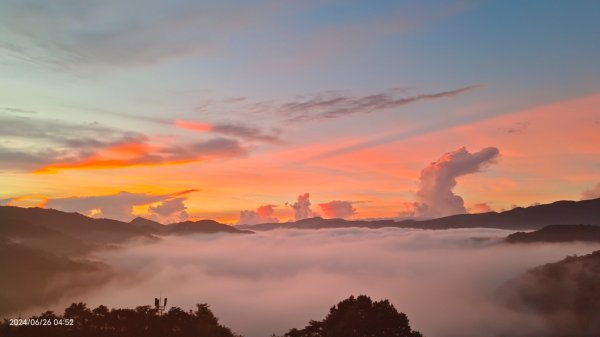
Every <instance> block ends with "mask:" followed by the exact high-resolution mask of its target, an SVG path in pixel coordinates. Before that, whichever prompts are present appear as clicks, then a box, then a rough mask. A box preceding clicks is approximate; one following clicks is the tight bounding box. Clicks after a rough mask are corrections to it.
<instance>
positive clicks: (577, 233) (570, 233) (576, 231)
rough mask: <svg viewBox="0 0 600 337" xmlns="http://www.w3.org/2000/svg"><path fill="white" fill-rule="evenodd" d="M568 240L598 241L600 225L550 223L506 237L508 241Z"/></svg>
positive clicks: (599, 238)
mask: <svg viewBox="0 0 600 337" xmlns="http://www.w3.org/2000/svg"><path fill="white" fill-rule="evenodd" d="M570 241H591V242H600V226H593V225H550V226H546V227H544V228H542V229H538V230H536V231H534V232H528V233H525V232H517V233H513V234H510V235H509V236H507V237H506V242H509V243H528V242H570Z"/></svg>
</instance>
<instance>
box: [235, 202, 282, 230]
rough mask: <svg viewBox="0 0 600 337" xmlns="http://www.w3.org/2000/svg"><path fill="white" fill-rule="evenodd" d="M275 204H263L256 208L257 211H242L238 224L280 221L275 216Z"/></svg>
mask: <svg viewBox="0 0 600 337" xmlns="http://www.w3.org/2000/svg"><path fill="white" fill-rule="evenodd" d="M274 207H276V206H275V205H263V206H260V207H259V208H257V209H256V211H249V210H245V211H240V219H239V220H238V222H237V224H238V225H256V224H260V223H272V222H279V219H277V218H276V217H275V216H274V213H275V210H274Z"/></svg>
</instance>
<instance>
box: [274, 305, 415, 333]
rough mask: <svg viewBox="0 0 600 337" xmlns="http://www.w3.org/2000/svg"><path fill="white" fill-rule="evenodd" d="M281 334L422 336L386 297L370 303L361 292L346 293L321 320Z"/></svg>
mask: <svg viewBox="0 0 600 337" xmlns="http://www.w3.org/2000/svg"><path fill="white" fill-rule="evenodd" d="M284 337H423V335H422V334H421V333H420V332H417V331H414V330H412V329H411V328H410V325H409V322H408V318H407V317H406V315H405V314H403V313H399V312H398V311H397V310H396V308H394V306H393V305H392V304H390V302H389V301H388V300H383V301H378V302H373V301H372V300H371V298H369V297H368V296H365V295H360V296H358V297H356V298H355V297H354V296H350V297H349V298H347V299H345V300H343V301H341V302H340V303H338V304H337V305H336V306H334V307H332V308H331V310H330V311H329V314H328V315H327V317H325V319H324V320H322V321H310V322H309V324H308V325H307V326H306V327H305V328H303V329H291V330H290V331H288V333H286V334H285V335H284Z"/></svg>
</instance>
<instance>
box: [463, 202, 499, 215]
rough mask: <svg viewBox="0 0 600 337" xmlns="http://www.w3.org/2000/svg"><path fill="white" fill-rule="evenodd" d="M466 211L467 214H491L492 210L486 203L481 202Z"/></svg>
mask: <svg viewBox="0 0 600 337" xmlns="http://www.w3.org/2000/svg"><path fill="white" fill-rule="evenodd" d="M468 211H469V213H487V212H493V211H494V210H493V209H492V206H490V205H489V204H488V203H486V202H481V203H478V204H474V205H473V206H471V207H469V209H468Z"/></svg>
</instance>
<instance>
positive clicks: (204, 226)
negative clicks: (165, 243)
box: [158, 220, 253, 235]
mask: <svg viewBox="0 0 600 337" xmlns="http://www.w3.org/2000/svg"><path fill="white" fill-rule="evenodd" d="M164 227H165V230H164V231H163V233H164V234H177V235H186V234H197V233H203V234H210V233H220V232H223V233H235V234H251V233H253V232H252V231H249V230H243V229H237V228H235V227H233V226H229V225H224V224H222V223H218V222H216V221H214V220H199V221H185V222H178V223H172V224H168V225H166V226H164ZM158 234H160V233H158Z"/></svg>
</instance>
